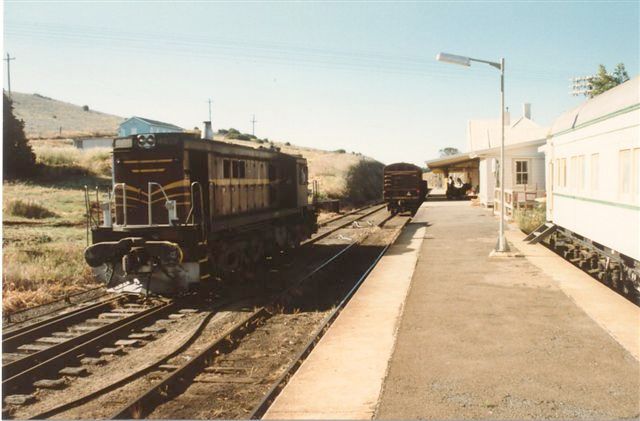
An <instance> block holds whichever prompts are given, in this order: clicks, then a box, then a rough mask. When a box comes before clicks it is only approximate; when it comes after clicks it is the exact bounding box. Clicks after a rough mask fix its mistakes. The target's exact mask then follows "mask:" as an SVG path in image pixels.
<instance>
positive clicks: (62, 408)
mask: <svg viewBox="0 0 640 421" xmlns="http://www.w3.org/2000/svg"><path fill="white" fill-rule="evenodd" d="M217 307H219V308H217V309H216V310H211V311H210V312H209V314H207V316H206V317H204V318H203V319H202V320H201V321H200V323H199V325H198V327H197V328H196V329H195V330H194V332H193V334H191V335H190V336H189V337H188V338H186V339H185V340H184V341H182V343H181V344H180V345H179V346H178V347H176V348H175V349H174V350H173V351H171V352H170V353H169V354H167V355H165V356H163V357H161V358H159V359H158V360H157V361H156V362H154V363H153V364H151V365H149V366H147V367H145V368H143V369H141V370H137V371H135V372H133V373H131V374H129V375H128V376H126V377H124V378H122V379H120V380H118V381H116V382H114V383H111V384H109V385H107V386H106V387H103V388H100V389H98V390H95V391H93V392H91V393H88V394H86V395H84V396H81V397H79V398H77V399H74V400H72V401H69V402H66V403H64V404H62V405H58V406H56V407H54V408H51V409H48V410H46V411H45V412H41V413H39V414H37V415H34V416H32V417H30V418H29V419H33V420H41V419H45V418H49V417H52V416H54V415H57V414H59V413H61V412H64V411H68V410H69V409H72V408H75V407H77V406H79V405H82V404H84V403H86V402H89V401H91V400H93V399H95V398H97V397H99V396H101V395H104V394H105V393H108V392H111V391H112V390H115V389H117V388H119V387H122V386H124V385H126V384H128V383H130V382H132V381H133V380H136V379H137V378H139V377H141V376H144V375H145V374H147V373H150V372H151V371H154V370H157V369H158V367H159V366H161V365H162V364H166V363H167V361H169V360H170V359H171V358H174V357H175V356H177V355H179V354H180V353H181V352H183V351H185V350H186V349H187V348H188V347H189V346H191V344H193V343H194V342H195V340H196V339H197V338H198V337H199V336H200V335H201V334H202V331H203V330H204V328H205V327H206V326H207V324H208V323H209V322H210V321H211V319H212V318H213V316H215V315H216V314H217V311H218V310H219V309H220V308H222V307H223V306H222V305H220V306H217Z"/></svg>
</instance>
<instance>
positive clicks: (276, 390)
mask: <svg viewBox="0 0 640 421" xmlns="http://www.w3.org/2000/svg"><path fill="white" fill-rule="evenodd" d="M391 218H393V216H391V217H388V218H386V219H385V220H384V221H383V222H382V223H380V224H379V225H380V226H381V225H384V223H385V222H387V221H389V220H390V219H391ZM408 222H409V219H407V220H406V221H405V222H404V223H403V224H402V225H401V226H400V227H399V230H401V229H402V228H403V227H404V225H406V224H407V223H408ZM394 242H395V239H394V240H393V241H391V242H390V243H389V244H387V245H386V246H384V248H383V249H382V251H381V252H380V253H379V254H378V255H377V256H376V258H375V260H374V261H373V263H372V264H371V265H369V267H368V268H367V270H366V271H365V272H364V273H363V274H362V276H360V278H359V279H358V280H357V281H356V283H355V285H354V286H353V287H352V288H351V289H350V290H349V292H347V294H346V295H345V296H344V298H343V299H342V300H341V301H340V303H338V305H337V306H336V307H335V309H334V310H333V311H332V312H331V313H330V314H329V315H327V317H325V318H324V320H323V321H322V323H321V324H320V326H319V327H318V328H317V329H316V330H315V331H314V333H313V335H312V337H311V339H310V340H309V341H308V342H307V345H306V346H305V347H304V349H303V350H302V351H300V352H299V353H298V355H297V356H296V358H294V360H293V362H292V363H291V364H290V365H289V367H287V368H286V369H285V371H284V372H283V373H282V374H281V375H280V377H279V378H278V380H276V382H275V383H274V384H273V386H272V387H271V388H270V389H269V391H268V392H267V394H266V395H265V396H264V398H263V399H262V400H261V401H260V403H258V404H257V405H256V406H255V407H254V408H253V410H252V411H251V415H250V416H249V417H248V418H249V419H260V418H261V417H262V416H263V415H264V414H265V413H266V411H267V409H269V407H270V406H271V404H272V403H273V401H274V400H275V399H276V397H277V396H278V395H279V394H280V391H281V390H282V389H283V388H284V386H285V385H286V384H287V382H288V380H289V379H290V378H291V376H292V375H293V374H294V373H295V372H296V371H297V370H298V368H299V367H300V366H301V365H302V363H303V362H304V360H305V359H306V358H307V356H308V355H309V354H310V353H311V351H313V349H314V348H315V347H316V345H317V344H318V342H319V341H320V339H322V337H323V336H324V334H325V333H326V332H327V330H328V329H329V327H330V326H331V324H333V322H334V321H335V319H336V318H337V317H338V315H339V314H340V313H341V312H342V310H343V309H344V308H345V307H346V305H347V303H348V302H349V301H350V300H351V298H352V297H353V295H355V293H356V291H357V290H358V289H359V288H360V286H361V285H362V284H363V283H364V281H365V280H366V279H367V277H368V276H369V274H370V273H371V271H372V270H373V269H374V268H375V267H376V265H377V264H378V262H379V261H380V259H382V257H383V256H384V255H385V253H386V252H387V250H388V249H389V247H391V245H392V244H393V243H394Z"/></svg>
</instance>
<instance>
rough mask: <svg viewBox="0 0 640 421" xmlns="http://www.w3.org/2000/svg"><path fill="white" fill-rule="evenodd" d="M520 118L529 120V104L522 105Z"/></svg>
mask: <svg viewBox="0 0 640 421" xmlns="http://www.w3.org/2000/svg"><path fill="white" fill-rule="evenodd" d="M522 116H523V117H525V118H528V119H529V120H531V104H529V103H528V102H525V103H524V104H522Z"/></svg>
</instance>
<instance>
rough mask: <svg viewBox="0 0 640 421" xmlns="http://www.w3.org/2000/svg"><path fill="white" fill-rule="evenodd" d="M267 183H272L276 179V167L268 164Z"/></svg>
mask: <svg viewBox="0 0 640 421" xmlns="http://www.w3.org/2000/svg"><path fill="white" fill-rule="evenodd" d="M268 171H269V181H274V180H275V179H276V167H275V165H271V164H269V170H268Z"/></svg>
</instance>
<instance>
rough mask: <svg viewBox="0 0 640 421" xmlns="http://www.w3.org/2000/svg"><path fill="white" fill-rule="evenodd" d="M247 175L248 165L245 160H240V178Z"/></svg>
mask: <svg viewBox="0 0 640 421" xmlns="http://www.w3.org/2000/svg"><path fill="white" fill-rule="evenodd" d="M245 177H246V165H245V162H244V161H238V178H245Z"/></svg>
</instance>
